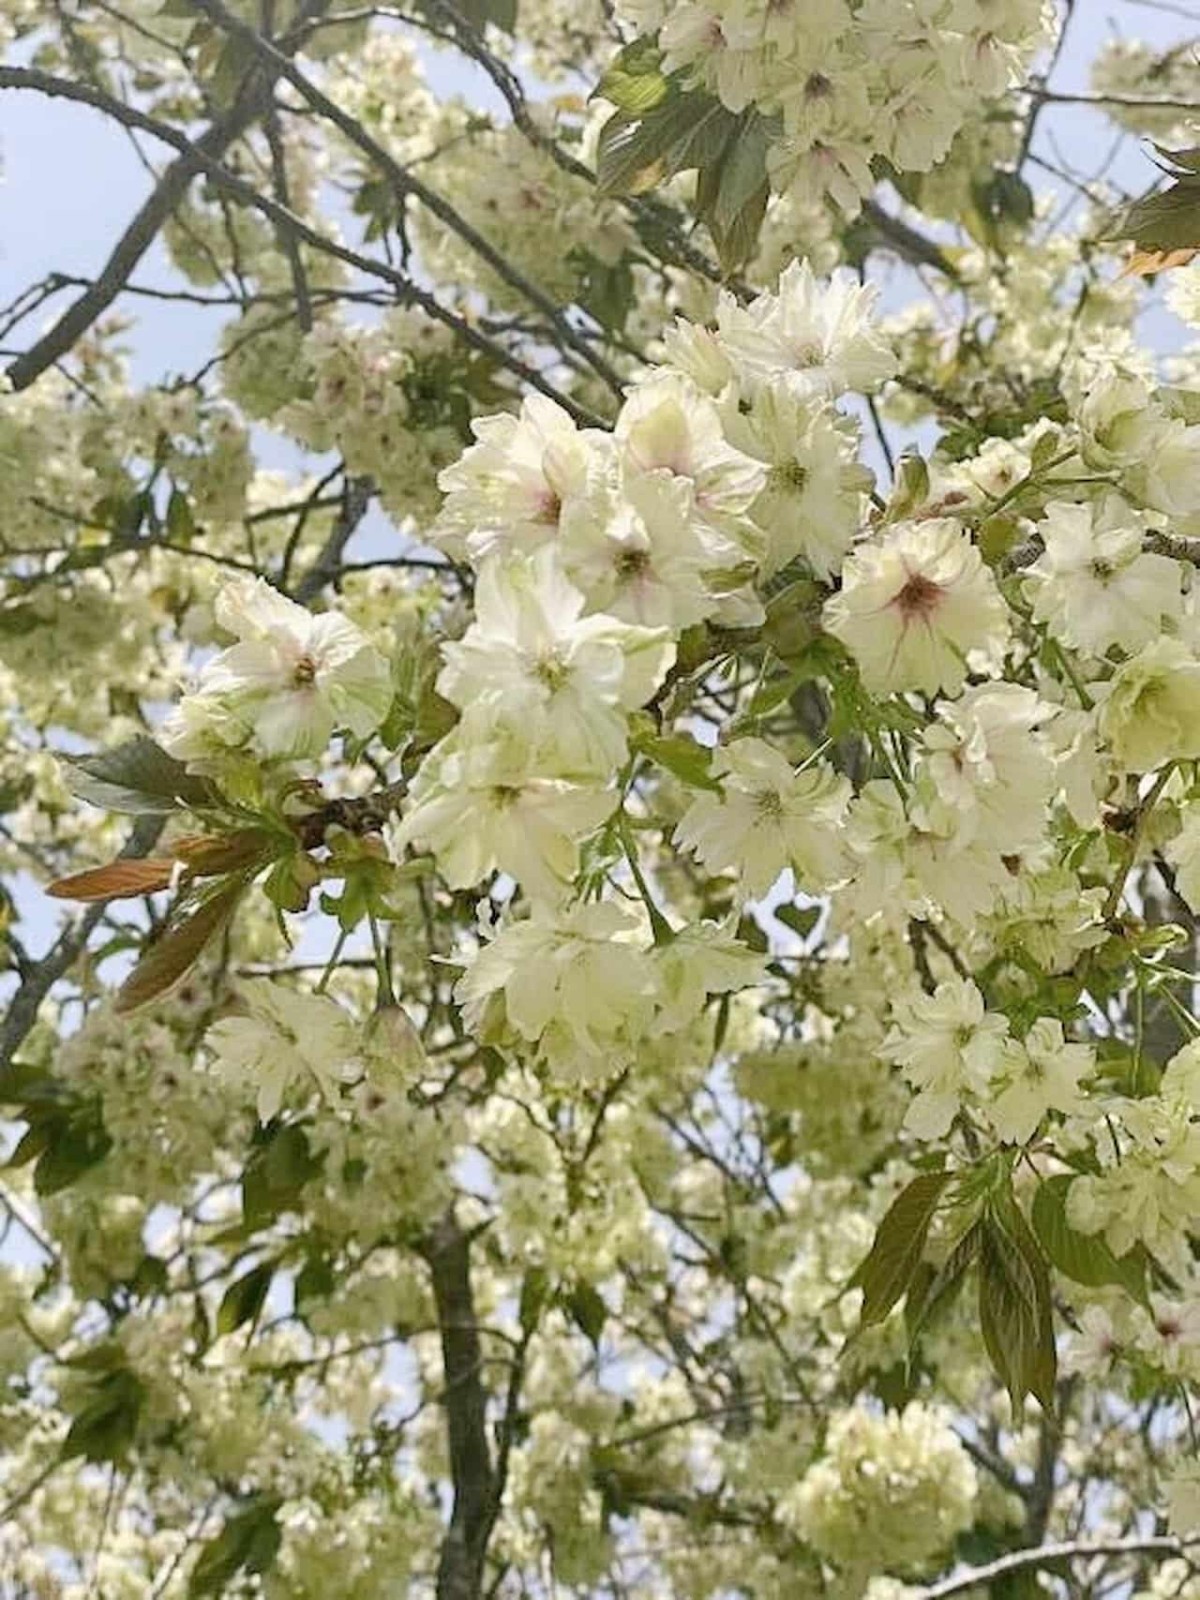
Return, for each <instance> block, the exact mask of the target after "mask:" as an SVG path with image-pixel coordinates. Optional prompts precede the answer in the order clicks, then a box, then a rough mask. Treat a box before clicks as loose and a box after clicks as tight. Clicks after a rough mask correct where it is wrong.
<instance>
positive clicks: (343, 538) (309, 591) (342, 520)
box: [295, 478, 375, 605]
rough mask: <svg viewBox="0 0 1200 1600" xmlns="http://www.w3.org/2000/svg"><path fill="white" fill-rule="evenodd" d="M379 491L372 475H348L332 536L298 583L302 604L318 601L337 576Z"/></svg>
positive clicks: (297, 590)
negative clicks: (376, 491) (374, 496)
mask: <svg viewBox="0 0 1200 1600" xmlns="http://www.w3.org/2000/svg"><path fill="white" fill-rule="evenodd" d="M374 493H375V485H374V484H373V483H372V482H371V480H370V478H347V479H346V482H345V486H344V487H343V489H342V509H341V510H340V511H339V512H338V515H337V517H336V519H335V521H334V524H333V527H332V529H331V530H330V534H329V537H328V539H326V541H325V543H324V545H323V547H322V549H321V552H320V554H319V555H318V556H317V559H316V560H315V561H314V562H313V564H312V566H311V567H310V568H309V570H308V571H307V572H306V573H305V574H304V576H303V578H301V580H300V582H299V583H298V584H297V585H296V595H295V598H296V599H297V600H298V601H299V602H300V604H301V605H308V603H309V601H311V600H315V599H316V597H317V596H318V595H319V594H320V592H321V590H322V589H323V588H324V587H325V585H326V584H327V583H329V582H330V581H331V580H332V579H333V578H335V577H336V576H337V573H338V569H339V568H340V566H341V561H342V552H343V551H344V550H345V548H346V546H347V545H348V544H349V543H350V540H351V539H352V538H353V537H354V531H355V529H356V528H357V527H358V525H359V523H360V522H361V521H362V519H363V518H364V517H365V516H366V514H367V510H368V508H369V506H370V504H371V497H372V495H373V494H374Z"/></svg>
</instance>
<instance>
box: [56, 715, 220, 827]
mask: <svg viewBox="0 0 1200 1600" xmlns="http://www.w3.org/2000/svg"><path fill="white" fill-rule="evenodd" d="M59 760H60V761H61V762H62V763H63V765H64V767H65V768H66V779H67V783H68V786H69V787H70V789H71V792H72V793H73V794H75V795H78V796H79V798H80V799H81V800H87V801H88V802H89V803H90V804H91V805H94V806H100V807H102V808H103V809H104V810H105V811H126V812H130V813H133V814H134V815H139V814H150V815H165V814H166V813H168V812H170V811H178V810H179V809H180V808H181V807H190V808H191V809H193V810H201V809H203V808H204V807H205V806H211V805H212V804H213V801H214V799H215V792H214V790H213V788H212V786H211V785H210V784H209V783H208V782H207V781H206V780H205V779H203V778H197V777H194V776H193V775H192V774H191V773H190V772H189V771H188V770H187V768H186V767H185V766H184V765H183V763H182V762H180V761H176V760H175V758H174V757H173V756H169V755H168V754H167V752H166V751H165V750H163V749H161V748H160V746H158V745H156V744H155V742H154V740H153V739H148V738H146V737H145V735H143V734H139V735H138V736H137V738H135V739H130V740H129V742H128V743H127V744H120V745H117V746H115V747H114V748H113V749H111V750H100V751H98V752H97V753H96V754H95V755H90V756H66V755H64V756H60V757H59Z"/></svg>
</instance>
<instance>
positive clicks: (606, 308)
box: [569, 247, 634, 329]
mask: <svg viewBox="0 0 1200 1600" xmlns="http://www.w3.org/2000/svg"><path fill="white" fill-rule="evenodd" d="M569 255H570V259H571V261H572V262H573V263H574V264H575V266H576V268H577V269H578V272H579V288H578V290H577V291H576V294H575V300H576V303H577V304H578V305H580V306H582V307H583V309H584V310H585V311H587V312H588V313H589V314H590V315H591V316H593V317H595V319H596V321H597V322H598V323H599V324H600V326H601V327H602V328H610V329H620V328H623V327H624V326H625V322H626V319H627V318H628V316H629V312H630V310H631V308H632V306H633V302H634V282H633V267H632V265H631V263H630V259H629V257H628V256H627V255H623V256H621V257H620V259H619V260H617V261H612V262H609V261H602V260H601V259H600V257H599V256H596V255H593V254H592V252H591V251H590V250H584V249H582V248H580V247H576V248H575V249H574V250H572V251H570V252H569Z"/></svg>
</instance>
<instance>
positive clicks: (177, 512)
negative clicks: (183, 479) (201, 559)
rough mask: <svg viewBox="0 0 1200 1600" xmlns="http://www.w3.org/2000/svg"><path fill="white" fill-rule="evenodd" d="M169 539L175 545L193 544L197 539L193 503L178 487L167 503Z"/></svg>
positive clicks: (172, 492) (172, 491)
mask: <svg viewBox="0 0 1200 1600" xmlns="http://www.w3.org/2000/svg"><path fill="white" fill-rule="evenodd" d="M167 537H168V538H169V539H171V540H172V541H173V542H174V543H175V544H191V542H192V540H193V539H194V538H195V537H196V519H195V517H194V516H193V515H192V503H191V501H190V500H189V499H188V497H187V495H186V494H184V492H183V490H182V489H180V488H179V487H178V486H176V487H175V488H174V489H172V490H171V497H170V499H169V500H168V501H167Z"/></svg>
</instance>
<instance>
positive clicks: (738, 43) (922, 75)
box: [618, 0, 1054, 215]
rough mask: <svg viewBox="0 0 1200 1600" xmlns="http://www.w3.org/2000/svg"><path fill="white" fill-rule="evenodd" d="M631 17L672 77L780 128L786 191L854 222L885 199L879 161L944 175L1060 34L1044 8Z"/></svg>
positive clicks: (775, 149)
mask: <svg viewBox="0 0 1200 1600" xmlns="http://www.w3.org/2000/svg"><path fill="white" fill-rule="evenodd" d="M618 15H619V16H620V17H621V18H622V19H623V20H626V21H627V22H628V23H629V25H630V27H631V28H633V29H636V30H637V32H639V33H641V34H653V35H656V36H657V40H658V44H659V47H660V48H661V50H662V52H663V68H664V70H665V71H667V72H676V71H682V72H683V73H684V74H685V76H686V78H687V79H688V81H689V82H692V83H695V84H698V85H701V86H702V87H704V88H705V89H707V90H709V91H710V92H711V93H712V94H715V95H716V96H717V97H718V98H719V99H720V101H721V103H722V104H723V105H725V106H727V107H728V108H729V110H731V111H734V112H741V111H744V110H745V109H746V108H747V107H749V106H753V107H755V108H757V110H758V111H759V112H761V113H762V114H763V115H764V116H767V117H770V118H773V119H775V120H776V121H777V123H778V129H779V131H778V133H777V135H776V136H775V138H774V142H773V146H772V152H771V165H772V169H773V180H774V183H775V186H776V187H777V188H779V189H793V190H794V191H795V192H796V193H798V194H799V195H800V196H801V197H802V198H804V199H806V200H808V199H815V200H823V199H825V198H826V197H828V198H830V199H832V200H833V201H834V203H835V204H837V205H838V206H840V207H841V209H842V210H843V211H845V212H846V213H848V214H850V215H854V214H855V213H856V212H857V211H858V209H859V206H860V205H861V203H862V201H863V199H864V198H865V197H866V196H867V195H869V194H870V192H871V190H872V189H873V187H874V183H875V179H874V175H873V172H872V168H871V163H872V161H873V160H876V159H878V158H883V159H884V160H886V161H887V162H890V163H891V165H892V166H893V167H894V168H896V169H898V170H899V171H901V172H928V171H930V169H931V168H933V167H935V166H936V165H937V164H938V163H939V162H940V161H941V160H942V159H943V157H944V156H945V155H946V152H947V151H948V150H949V148H950V145H951V143H952V141H953V139H954V136H955V134H956V133H957V132H958V130H959V129H960V127H961V126H962V125H963V123H964V122H966V121H967V120H968V119H969V118H970V117H971V116H972V113H973V112H975V111H976V110H977V108H978V105H979V99H980V96H981V95H983V96H985V97H992V96H999V95H1001V94H1003V92H1004V91H1005V90H1006V89H1009V88H1012V87H1014V86H1015V85H1016V84H1017V83H1019V82H1020V79H1021V77H1022V74H1023V72H1024V70H1025V68H1026V67H1027V66H1028V64H1029V61H1030V60H1031V58H1032V57H1033V55H1034V54H1035V52H1036V51H1037V49H1038V48H1039V47H1040V46H1041V45H1042V44H1044V43H1045V42H1046V40H1047V38H1048V37H1049V36H1050V34H1051V33H1052V30H1053V27H1054V15H1053V8H1052V7H1051V6H1048V5H1046V4H1045V3H1044V0H1005V3H1004V4H1002V5H999V6H997V5H994V4H989V3H987V0H902V3H897V0H864V3H862V4H859V5H852V4H849V3H848V0H820V3H819V4H817V5H812V4H801V3H800V0H789V3H785V4H782V5H780V4H773V3H770V0H750V3H745V0H742V3H737V4H730V3H728V0H688V3H687V4H684V5H677V6H674V7H669V6H666V5H664V4H663V3H662V0H622V3H621V5H620V6H619V7H618Z"/></svg>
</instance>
